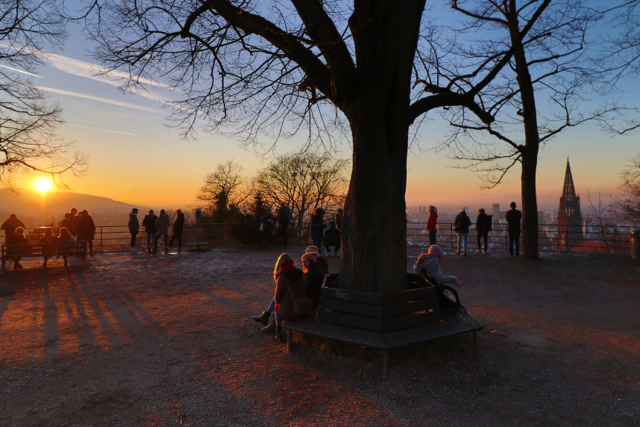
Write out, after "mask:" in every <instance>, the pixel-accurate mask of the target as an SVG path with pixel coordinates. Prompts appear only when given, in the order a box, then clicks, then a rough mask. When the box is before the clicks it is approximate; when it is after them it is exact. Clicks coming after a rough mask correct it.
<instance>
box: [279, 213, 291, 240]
mask: <svg viewBox="0 0 640 427" xmlns="http://www.w3.org/2000/svg"><path fill="white" fill-rule="evenodd" d="M289 222H291V209H289V207H288V206H287V205H286V204H285V203H284V202H282V204H281V205H280V210H279V211H278V229H279V231H278V232H279V233H280V234H281V235H282V246H284V247H285V248H286V247H287V228H289Z"/></svg>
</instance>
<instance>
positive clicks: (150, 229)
mask: <svg viewBox="0 0 640 427" xmlns="http://www.w3.org/2000/svg"><path fill="white" fill-rule="evenodd" d="M157 219H158V217H157V216H156V215H155V214H154V213H153V210H150V211H149V215H145V216H144V219H143V220H142V226H143V227H144V231H145V232H146V233H147V252H151V251H152V250H153V246H154V243H155V235H156V231H157V228H156V220H157ZM165 243H166V242H165Z"/></svg>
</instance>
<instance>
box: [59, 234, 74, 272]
mask: <svg viewBox="0 0 640 427" xmlns="http://www.w3.org/2000/svg"><path fill="white" fill-rule="evenodd" d="M75 244H76V239H75V238H74V237H73V235H71V232H70V231H69V229H67V227H62V228H61V229H60V234H59V235H58V242H57V243H56V246H57V247H58V255H59V256H61V257H62V259H64V265H65V266H66V265H67V256H69V255H70V254H71V248H73V247H74V246H75Z"/></svg>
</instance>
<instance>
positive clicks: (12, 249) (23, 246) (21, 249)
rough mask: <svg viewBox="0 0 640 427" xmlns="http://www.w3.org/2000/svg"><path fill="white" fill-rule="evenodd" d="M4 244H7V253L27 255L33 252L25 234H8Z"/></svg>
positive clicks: (10, 254)
mask: <svg viewBox="0 0 640 427" xmlns="http://www.w3.org/2000/svg"><path fill="white" fill-rule="evenodd" d="M4 244H5V245H7V255H9V256H25V255H29V254H30V253H31V245H30V244H29V241H28V240H27V238H26V237H24V235H18V234H12V235H11V236H7V240H6V241H5V242H4Z"/></svg>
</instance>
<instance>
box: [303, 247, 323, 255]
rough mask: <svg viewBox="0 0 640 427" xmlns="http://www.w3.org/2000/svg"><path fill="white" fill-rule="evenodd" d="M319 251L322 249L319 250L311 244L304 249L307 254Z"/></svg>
mask: <svg viewBox="0 0 640 427" xmlns="http://www.w3.org/2000/svg"><path fill="white" fill-rule="evenodd" d="M318 252H320V251H319V250H318V247H317V246H309V247H308V248H307V249H305V250H304V253H305V254H311V253H314V254H317V253H318Z"/></svg>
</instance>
